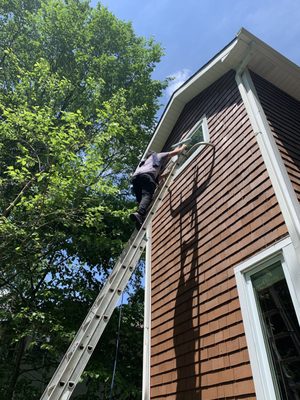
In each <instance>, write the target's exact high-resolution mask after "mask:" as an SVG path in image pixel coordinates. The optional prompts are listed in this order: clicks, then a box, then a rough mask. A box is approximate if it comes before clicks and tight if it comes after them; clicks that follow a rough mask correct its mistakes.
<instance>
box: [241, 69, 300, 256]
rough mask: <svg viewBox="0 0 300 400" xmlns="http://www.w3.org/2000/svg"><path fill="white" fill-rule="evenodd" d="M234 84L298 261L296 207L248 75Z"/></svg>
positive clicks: (299, 216)
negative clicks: (254, 136) (243, 106)
mask: <svg viewBox="0 0 300 400" xmlns="http://www.w3.org/2000/svg"><path fill="white" fill-rule="evenodd" d="M236 82H237V84H238V88H239V91H240V94H241V97H242V99H243V101H244V104H245V107H246V110H247V113H248V115H249V119H250V122H251V124H252V128H253V130H254V133H255V135H256V138H257V143H258V145H259V148H260V151H261V154H262V157H263V160H264V162H265V165H266V168H267V171H268V174H269V177H270V180H271V183H272V186H273V189H274V191H275V195H276V198H277V200H278V203H279V207H280V209H281V212H282V215H283V218H284V220H285V223H286V225H287V229H288V231H289V234H290V236H291V239H292V243H293V245H294V247H295V249H296V252H297V257H298V260H299V261H300V205H299V202H298V199H297V196H296V193H295V191H294V188H293V186H292V183H291V181H290V179H289V176H288V174H287V171H286V168H285V165H284V163H283V160H282V158H281V155H280V153H279V150H278V148H277V145H276V142H275V139H274V137H273V134H272V132H271V129H270V126H269V124H268V121H267V118H266V116H265V113H264V110H263V108H262V106H261V104H260V101H259V98H258V95H257V93H256V90H255V86H254V84H253V81H252V79H251V76H250V73H249V71H248V70H247V69H246V70H245V71H244V72H242V73H241V74H240V73H237V74H236Z"/></svg>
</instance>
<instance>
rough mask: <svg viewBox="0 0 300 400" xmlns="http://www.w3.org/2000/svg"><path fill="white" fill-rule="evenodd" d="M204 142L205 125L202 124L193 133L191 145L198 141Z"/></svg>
mask: <svg viewBox="0 0 300 400" xmlns="http://www.w3.org/2000/svg"><path fill="white" fill-rule="evenodd" d="M199 142H203V127H202V124H201V125H200V126H199V127H198V128H197V129H196V130H195V132H194V133H193V134H192V135H191V140H190V142H189V146H193V145H194V144H196V143H199Z"/></svg>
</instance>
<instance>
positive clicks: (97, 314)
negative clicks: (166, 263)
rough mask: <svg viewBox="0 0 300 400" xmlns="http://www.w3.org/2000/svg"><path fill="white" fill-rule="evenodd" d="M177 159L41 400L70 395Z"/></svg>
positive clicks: (126, 278) (64, 398)
mask: <svg viewBox="0 0 300 400" xmlns="http://www.w3.org/2000/svg"><path fill="white" fill-rule="evenodd" d="M179 159H180V157H178V156H174V157H173V158H172V159H171V160H170V162H169V164H168V165H167V168H166V169H167V174H166V177H165V179H164V181H163V183H162V185H161V188H159V190H158V193H157V194H155V197H154V201H153V203H152V206H151V208H150V211H149V212H148V214H147V217H146V219H145V221H144V223H143V225H142V227H141V228H140V229H139V230H138V231H137V230H135V231H134V233H133V234H132V236H131V237H130V239H129V241H128V243H127V244H126V246H125V248H124V250H123V251H122V253H121V255H120V257H119V258H118V260H117V262H116V264H115V266H114V268H113V270H112V272H111V274H110V276H109V277H108V279H107V281H106V283H105V285H104V286H103V288H102V290H101V291H100V293H99V295H98V296H97V298H96V300H95V302H94V304H93V305H92V307H91V309H90V310H89V312H88V314H87V316H86V318H85V320H84V321H83V323H82V325H81V327H80V328H79V330H78V332H77V334H76V336H75V338H74V339H73V342H72V343H71V345H70V347H69V349H68V350H67V352H66V353H65V355H64V357H63V359H62V361H61V363H60V364H59V366H58V368H57V370H56V371H55V373H54V375H53V376H52V379H51V381H50V382H49V384H48V386H47V387H46V389H45V391H44V393H43V395H42V397H41V399H40V400H68V399H69V398H70V397H71V395H72V392H73V391H74V389H75V386H76V385H77V383H78V381H79V379H80V376H81V374H82V373H83V371H84V369H85V367H86V364H87V363H88V361H89V359H90V357H91V355H92V352H93V350H94V349H95V347H96V345H97V343H98V341H99V339H100V337H101V335H102V333H103V331H104V329H105V327H106V325H107V323H108V321H109V319H110V317H111V315H112V313H113V310H114V308H115V307H116V305H117V303H118V300H119V298H120V295H121V294H122V292H123V291H124V289H125V288H126V285H127V283H128V281H129V279H130V277H131V275H132V273H133V271H134V269H135V267H136V264H137V263H138V261H139V259H140V257H141V255H142V253H143V251H144V249H145V246H146V243H147V239H146V237H145V236H146V230H147V227H148V225H149V224H150V223H151V220H152V218H153V216H154V214H155V213H156V211H157V209H158V208H159V206H160V205H161V202H162V200H163V197H164V195H165V193H166V191H167V190H168V188H169V186H170V184H171V183H172V180H173V178H174V176H175V173H176V168H177V166H178V165H179Z"/></svg>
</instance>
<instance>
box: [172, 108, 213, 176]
mask: <svg viewBox="0 0 300 400" xmlns="http://www.w3.org/2000/svg"><path fill="white" fill-rule="evenodd" d="M200 126H202V132H203V142H209V131H208V124H207V117H206V116H205V115H204V116H203V117H202V118H200V119H199V120H198V121H197V122H196V123H195V124H194V125H193V127H192V128H191V130H190V132H189V133H188V135H187V137H186V138H184V139H183V140H186V139H188V138H190V137H191V136H193V134H194V133H195V132H196V130H197V129H198V128H199V127H200ZM204 147H205V145H202V146H199V147H198V149H196V150H195V151H194V152H193V154H191V155H190V157H189V158H188V159H187V160H186V161H185V162H184V163H183V164H182V165H181V166H180V167H179V168H178V169H177V174H176V176H177V175H178V174H180V173H181V172H182V171H183V170H184V169H185V168H186V167H187V165H188V164H189V163H190V162H192V160H193V159H194V158H195V157H197V155H198V154H199V153H200V152H201V151H202V150H203V148H204Z"/></svg>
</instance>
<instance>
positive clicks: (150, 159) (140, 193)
mask: <svg viewBox="0 0 300 400" xmlns="http://www.w3.org/2000/svg"><path fill="white" fill-rule="evenodd" d="M185 148H186V145H185V144H183V145H182V146H179V147H176V149H174V150H172V151H169V152H164V153H155V152H153V151H151V150H150V151H149V152H148V153H147V154H146V158H145V159H143V160H142V161H141V162H140V163H139V165H138V167H137V169H136V170H135V172H134V173H133V176H132V179H131V183H132V188H133V193H134V195H135V197H136V201H137V202H138V204H139V207H138V210H137V212H135V213H132V214H130V219H131V220H132V221H134V222H135V225H136V228H137V229H140V227H141V226H142V225H143V222H144V220H145V217H146V214H147V210H148V207H149V205H150V203H151V201H152V199H153V194H154V192H155V189H156V187H157V184H158V181H159V177H160V176H161V175H162V172H163V169H164V166H165V165H166V163H167V161H168V160H169V159H170V158H172V157H173V156H176V155H178V154H180V153H182V152H183V151H184V149H185Z"/></svg>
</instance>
